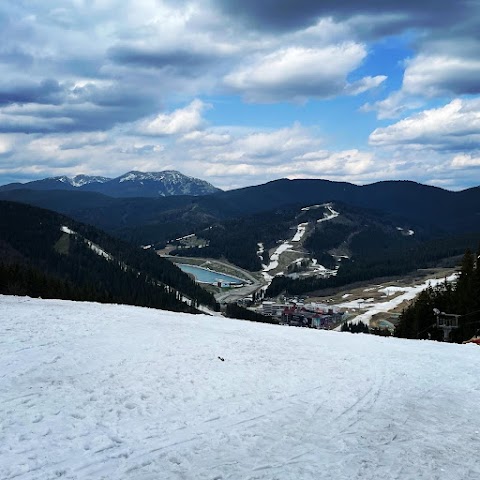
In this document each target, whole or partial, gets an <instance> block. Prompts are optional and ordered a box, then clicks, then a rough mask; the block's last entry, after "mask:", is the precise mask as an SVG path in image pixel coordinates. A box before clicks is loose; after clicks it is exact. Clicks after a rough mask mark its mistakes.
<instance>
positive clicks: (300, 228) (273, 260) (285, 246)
mask: <svg viewBox="0 0 480 480" xmlns="http://www.w3.org/2000/svg"><path fill="white" fill-rule="evenodd" d="M320 207H324V208H328V210H329V211H330V214H326V215H325V214H324V215H325V216H324V217H323V218H320V219H319V220H317V223H321V222H326V221H328V220H332V219H333V218H335V217H338V216H339V215H340V213H339V212H336V211H335V210H334V209H333V208H332V206H331V205H330V204H328V203H327V204H324V205H312V206H310V207H303V208H302V211H308V210H310V209H312V208H313V209H317V208H320ZM307 227H308V222H305V223H300V224H298V225H297V231H296V233H295V235H294V236H293V238H292V239H291V240H289V241H288V240H287V241H284V242H282V243H281V244H280V245H279V246H278V247H277V248H276V250H275V251H274V252H273V253H272V255H271V256H270V263H269V264H268V265H262V275H263V278H264V279H265V281H266V282H268V283H270V282H271V281H272V279H273V277H272V276H271V275H270V274H269V273H268V272H270V271H271V270H275V269H276V268H278V262H279V259H280V255H282V253H284V252H287V251H291V250H292V248H293V245H292V244H291V243H290V242H295V243H297V242H299V241H300V240H301V239H302V238H303V237H304V235H305V232H306V231H307ZM257 245H258V251H257V255H258V256H261V254H262V253H263V252H264V246H263V243H258V244H257ZM320 267H322V268H321V269H319V270H318V272H321V271H322V270H323V269H325V267H323V266H321V265H320ZM325 272H327V269H325ZM328 272H331V273H332V274H336V272H335V271H334V270H333V271H332V270H328Z"/></svg>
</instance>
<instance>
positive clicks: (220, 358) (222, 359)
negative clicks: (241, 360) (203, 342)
mask: <svg viewBox="0 0 480 480" xmlns="http://www.w3.org/2000/svg"><path fill="white" fill-rule="evenodd" d="M217 358H218V359H219V360H221V361H222V362H224V361H225V359H224V358H222V357H217Z"/></svg>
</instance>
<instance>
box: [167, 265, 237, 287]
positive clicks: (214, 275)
mask: <svg viewBox="0 0 480 480" xmlns="http://www.w3.org/2000/svg"><path fill="white" fill-rule="evenodd" d="M176 265H177V267H178V268H180V269H181V270H182V271H184V272H185V273H190V274H192V275H193V276H194V277H195V280H196V281H197V282H199V283H214V282H228V283H244V282H245V280H242V279H240V278H236V277H231V276H230V275H225V274H224V273H219V272H214V271H212V270H207V269H205V268H201V267H196V266H195V265H187V264H185V263H177V264H176Z"/></svg>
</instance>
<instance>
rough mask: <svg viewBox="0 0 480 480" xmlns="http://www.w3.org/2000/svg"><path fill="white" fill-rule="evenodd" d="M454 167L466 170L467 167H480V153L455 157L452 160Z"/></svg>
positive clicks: (462, 154)
mask: <svg viewBox="0 0 480 480" xmlns="http://www.w3.org/2000/svg"><path fill="white" fill-rule="evenodd" d="M452 167H454V168H465V167H467V168H468V167H480V152H478V153H477V154H476V155H472V154H467V153H461V154H459V155H455V157H453V160H452Z"/></svg>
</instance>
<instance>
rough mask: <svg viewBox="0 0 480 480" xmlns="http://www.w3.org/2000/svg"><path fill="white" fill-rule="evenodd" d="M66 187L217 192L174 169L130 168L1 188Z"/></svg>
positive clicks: (137, 193)
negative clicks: (117, 173)
mask: <svg viewBox="0 0 480 480" xmlns="http://www.w3.org/2000/svg"><path fill="white" fill-rule="evenodd" d="M18 189H28V190H66V191H82V192H96V193H102V194H104V195H108V196H111V197H117V198H121V197H151V198H155V197H167V196H171V195H192V196H197V195H209V194H211V193H215V192H219V191H220V189H218V188H216V187H214V186H213V185H211V184H210V183H208V182H206V181H205V180H200V179H198V178H194V177H189V176H187V175H184V174H183V173H180V172H177V171H176V170H164V171H162V172H139V171H135V170H132V171H131V172H127V173H125V174H124V175H121V176H119V177H116V178H108V177H101V176H90V175H76V176H74V177H66V176H59V177H49V178H44V179H42V180H34V181H32V182H27V183H10V184H8V185H3V186H1V187H0V192H1V191H11V190H18Z"/></svg>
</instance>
